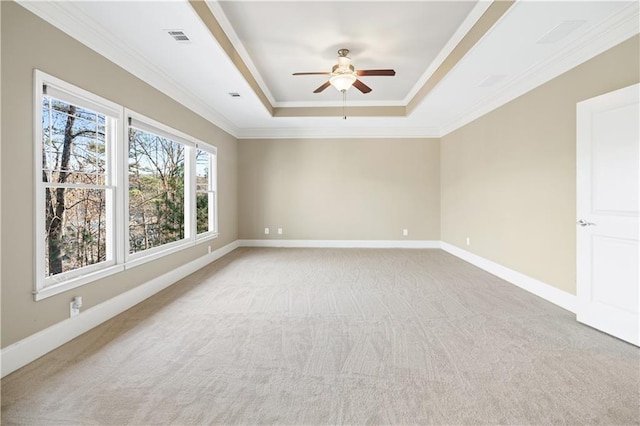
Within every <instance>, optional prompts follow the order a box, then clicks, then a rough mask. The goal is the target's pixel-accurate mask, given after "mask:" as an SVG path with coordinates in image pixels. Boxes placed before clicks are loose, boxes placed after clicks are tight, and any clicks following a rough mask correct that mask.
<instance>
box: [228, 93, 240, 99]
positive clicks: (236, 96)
mask: <svg viewBox="0 0 640 426" xmlns="http://www.w3.org/2000/svg"><path fill="white" fill-rule="evenodd" d="M229 96H231V97H232V98H239V97H240V93H238V92H229Z"/></svg>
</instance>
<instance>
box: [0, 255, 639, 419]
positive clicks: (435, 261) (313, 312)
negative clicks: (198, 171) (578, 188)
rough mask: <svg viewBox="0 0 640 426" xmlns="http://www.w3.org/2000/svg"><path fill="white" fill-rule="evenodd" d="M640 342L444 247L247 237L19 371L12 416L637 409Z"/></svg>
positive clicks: (476, 414)
mask: <svg viewBox="0 0 640 426" xmlns="http://www.w3.org/2000/svg"><path fill="white" fill-rule="evenodd" d="M639 355H640V351H639V349H638V348H636V347H634V346H632V345H629V344H626V343H624V342H622V341H619V340H617V339H615V338H612V337H610V336H608V335H606V334H603V333H600V332H598V331H596V330H593V329H591V328H589V327H586V326H584V325H581V324H579V323H577V322H576V321H575V316H574V315H573V314H571V313H569V312H567V311H565V310H563V309H561V308H558V307H556V306H554V305H552V304H550V303H548V302H546V301H544V300H542V299H540V298H538V297H536V296H533V295H531V294H529V293H527V292H525V291H523V290H521V289H519V288H517V287H515V286H513V285H511V284H508V283H506V282H504V281H502V280H501V279H499V278H497V277H495V276H493V275H490V274H488V273H486V272H484V271H482V270H480V269H478V268H476V267H474V266H472V265H470V264H468V263H466V262H464V261H461V260H459V259H457V258H455V257H454V256H451V255H449V254H447V253H445V252H443V251H441V250H398V249H390V250H386V249H385V250H382V249H381V250H378V249H264V248H241V249H237V250H235V251H234V252H232V253H231V254H229V255H227V256H225V257H224V258H222V259H220V260H219V261H217V262H215V263H213V264H211V265H209V266H207V267H206V268H204V269H202V270H200V271H198V272H196V273H195V274H193V275H191V276H189V277H187V278H185V279H184V280H182V281H181V282H179V283H177V284H175V285H173V286H171V287H169V288H168V289H166V290H164V291H162V292H161V293H159V294H157V295H156V296H154V297H152V298H150V299H148V300H147V301H145V302H143V303H141V304H139V305H137V306H135V307H134V308H132V309H130V310H129V311H127V312H125V313H123V314H121V315H119V316H117V317H116V318H114V319H112V320H110V321H108V322H106V323H104V324H102V325H101V326H99V327H97V328H95V329H93V330H91V331H90V332H88V333H86V334H84V335H82V336H80V337H78V338H77V339H75V340H73V341H71V342H69V343H68V344H66V345H64V346H62V347H60V348H59V349H57V350H55V351H53V352H51V353H49V354H47V355H46V356H44V357H42V358H40V359H39V360H37V361H35V362H33V363H31V364H29V365H28V366H26V367H24V368H22V369H20V370H18V371H16V372H15V373H13V374H11V375H9V376H7V377H5V378H4V379H3V380H2V382H1V385H2V424H7V425H9V424H43V425H55V424H61V425H62V424H63V425H74V424H83V425H89V424H108V425H127V424H131V425H152V424H153V425H156V424H176V425H190V424H238V423H242V424H487V423H488V424H639V422H640V406H639V401H640V398H639V385H640V364H639V361H640V357H639Z"/></svg>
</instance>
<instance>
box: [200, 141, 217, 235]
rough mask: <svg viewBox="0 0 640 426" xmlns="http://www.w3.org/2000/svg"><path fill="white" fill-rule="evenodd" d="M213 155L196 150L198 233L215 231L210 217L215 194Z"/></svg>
mask: <svg viewBox="0 0 640 426" xmlns="http://www.w3.org/2000/svg"><path fill="white" fill-rule="evenodd" d="M213 158H214V157H213V155H212V154H210V153H209V152H207V151H203V150H201V149H198V150H196V215H197V221H196V233H197V234H202V233H205V232H209V231H213V229H212V227H211V226H210V224H211V223H212V222H213V221H212V220H211V218H210V215H212V214H214V212H213V208H212V207H213V203H212V200H213V194H212V193H211V191H212V189H213V188H212V187H211V183H212V182H211V176H210V173H211V162H212V159H213Z"/></svg>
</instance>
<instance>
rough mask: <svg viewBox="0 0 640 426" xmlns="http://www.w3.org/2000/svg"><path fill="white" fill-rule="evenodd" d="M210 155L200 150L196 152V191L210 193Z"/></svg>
mask: <svg viewBox="0 0 640 426" xmlns="http://www.w3.org/2000/svg"><path fill="white" fill-rule="evenodd" d="M209 166H210V160H209V153H208V152H207V151H203V150H201V149H198V150H197V151H196V191H208V190H209V189H210V188H209Z"/></svg>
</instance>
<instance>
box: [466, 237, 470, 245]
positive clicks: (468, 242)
mask: <svg viewBox="0 0 640 426" xmlns="http://www.w3.org/2000/svg"><path fill="white" fill-rule="evenodd" d="M467 245H468V246H470V245H471V238H469V237H467Z"/></svg>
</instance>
